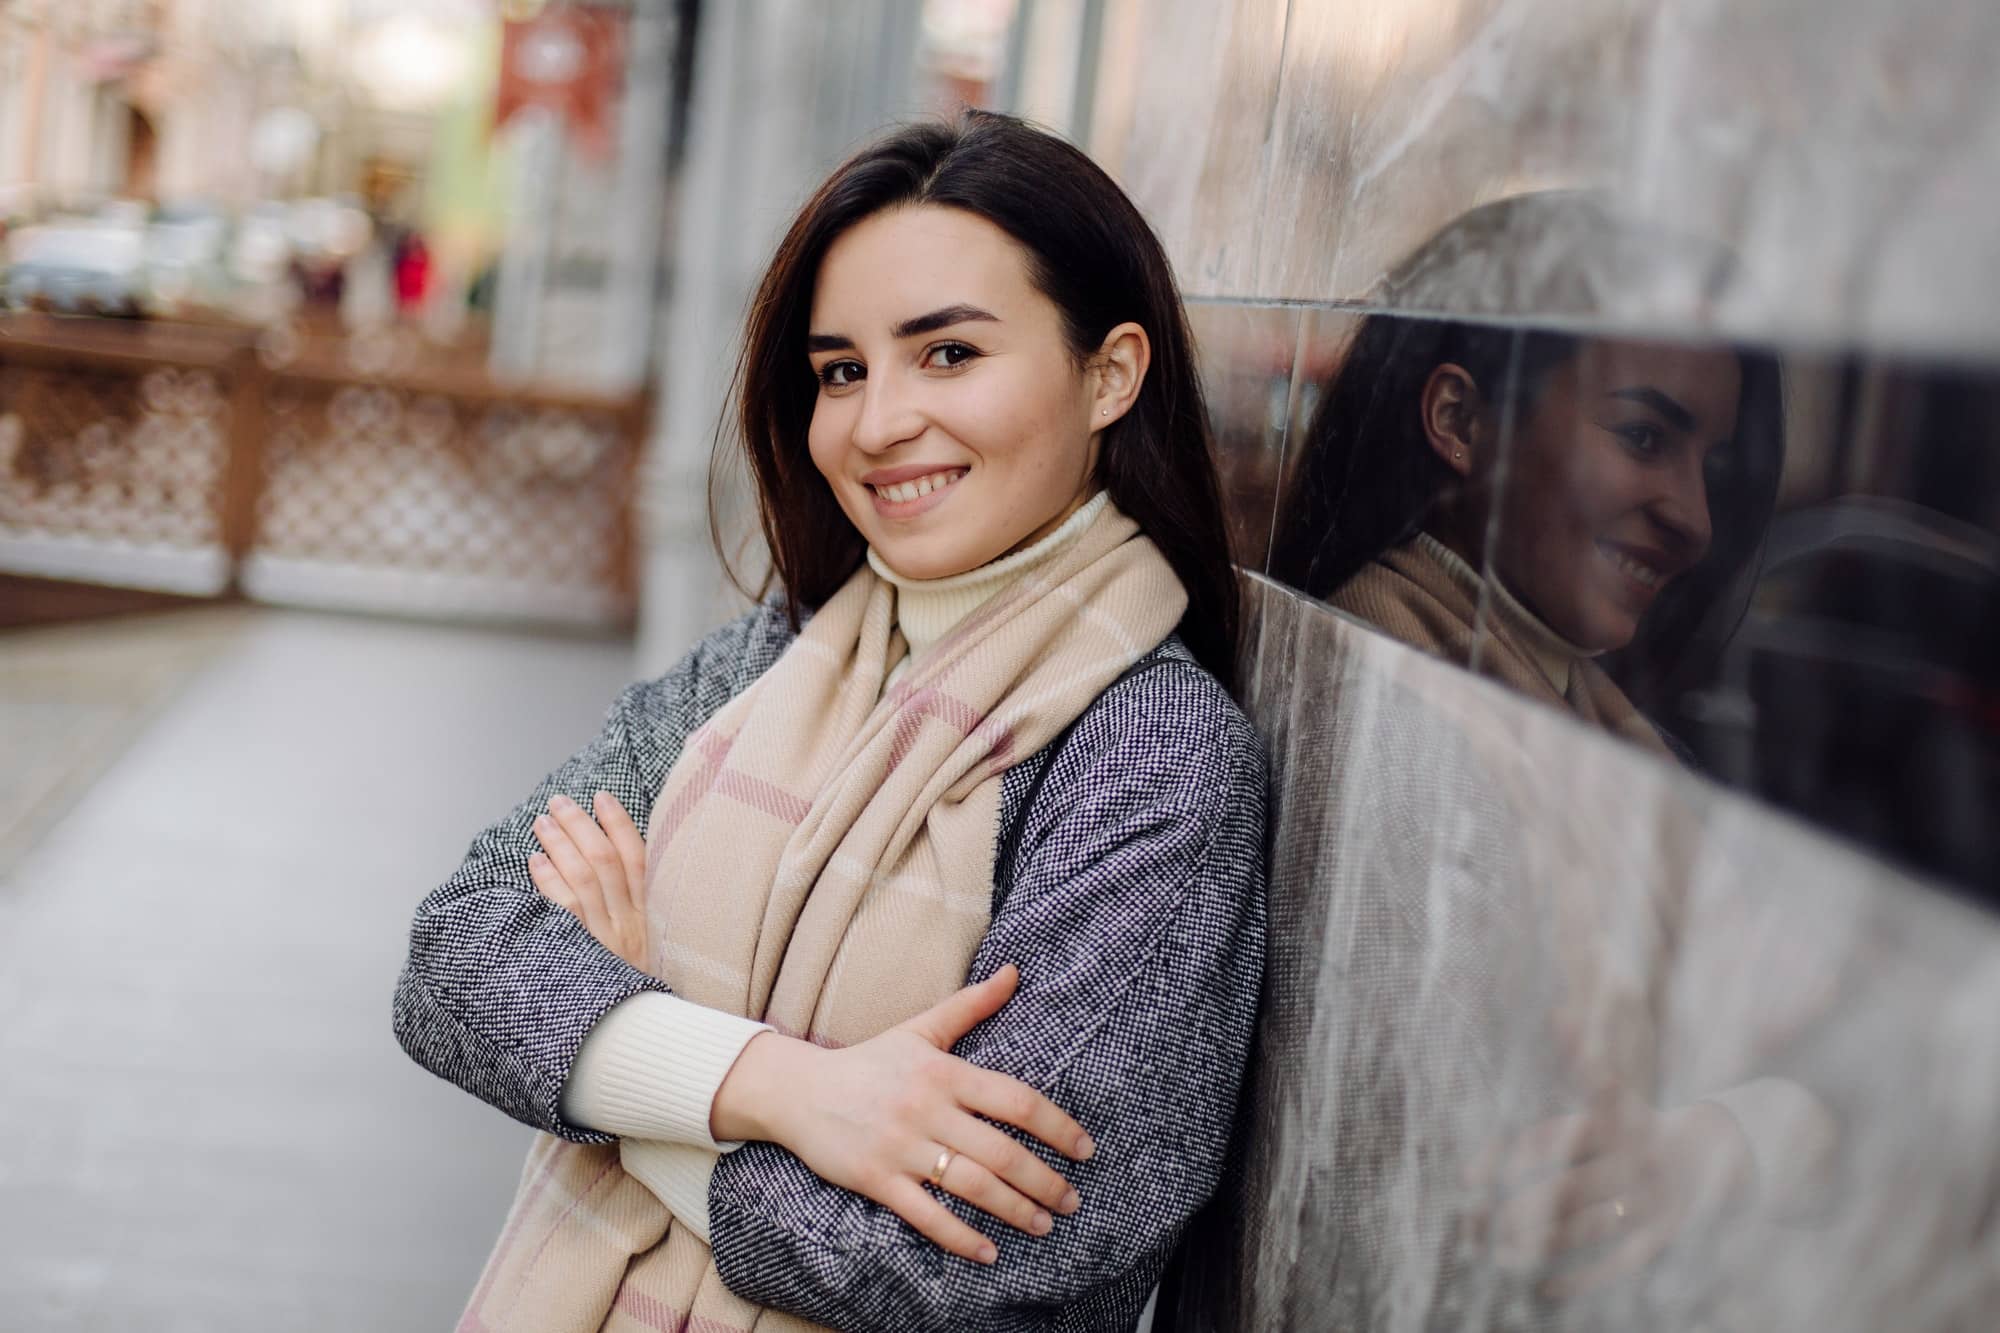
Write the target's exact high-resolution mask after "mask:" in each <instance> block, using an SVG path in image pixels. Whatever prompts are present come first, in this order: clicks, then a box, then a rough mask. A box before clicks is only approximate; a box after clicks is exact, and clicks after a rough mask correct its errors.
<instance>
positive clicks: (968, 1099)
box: [953, 1065, 1097, 1162]
mask: <svg viewBox="0 0 2000 1333" xmlns="http://www.w3.org/2000/svg"><path fill="white" fill-rule="evenodd" d="M958 1072H959V1076H958V1078H957V1080H956V1081H955V1085H954V1089H953V1090H954V1091H955V1092H956V1093H957V1095H958V1104H959V1105H960V1106H963V1107H964V1108H965V1109H966V1110H968V1111H973V1112H976V1113H977V1114H979V1115H983V1116H985V1117H986V1118H987V1119H988V1120H997V1121H999V1122H1000V1123H1001V1124H1003V1125H1012V1126H1014V1127H1015V1128H1016V1129H1024V1130H1026V1131H1027V1132H1028V1133H1030V1134H1032V1135H1034V1136H1035V1137H1036V1138H1038V1139H1040V1140H1041V1141H1042V1142H1043V1143H1046V1144H1048V1145H1049V1146H1050V1147H1051V1148H1054V1149H1055V1150H1056V1151H1057V1152H1059V1153H1062V1154H1063V1155H1064V1156H1066V1157H1073V1158H1075V1159H1076V1160H1077V1161H1079V1162H1081V1161H1083V1160H1085V1159H1086V1158H1088V1157H1089V1156H1090V1155H1091V1154H1092V1153H1093V1152H1095V1151H1097V1147H1096V1145H1095V1144H1093V1143H1092V1142H1091V1141H1090V1135H1088V1134H1086V1133H1084V1132H1083V1126H1082V1125H1079V1124H1077V1123H1076V1121H1074V1120H1072V1119H1070V1118H1069V1116H1068V1114H1067V1113H1065V1112H1064V1111H1063V1109H1062V1108H1061V1107H1059V1106H1057V1105H1056V1104H1055V1103H1054V1102H1052V1101H1050V1100H1049V1099H1048V1098H1047V1097H1044V1096H1043V1095H1042V1094H1041V1093H1039V1092H1036V1091H1035V1090H1034V1089H1033V1088H1031V1087H1029V1086H1028V1085H1027V1084H1025V1083H1023V1082H1021V1080H1019V1079H1017V1078H1009V1077H1007V1075H1005V1074H996V1073H994V1072H993V1071H992V1070H990V1069H981V1068H979V1067H978V1066H977V1065H964V1066H963V1067H962V1068H961V1069H960V1070H959V1071H958Z"/></svg>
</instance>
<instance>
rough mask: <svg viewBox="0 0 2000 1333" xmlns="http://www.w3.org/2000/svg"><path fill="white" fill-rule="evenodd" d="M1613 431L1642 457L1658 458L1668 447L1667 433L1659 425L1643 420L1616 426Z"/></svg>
mask: <svg viewBox="0 0 2000 1333" xmlns="http://www.w3.org/2000/svg"><path fill="white" fill-rule="evenodd" d="M1611 433H1612V434H1613V435H1616V436H1617V437H1618V438H1619V439H1621V440H1623V441H1624V442H1625V447H1626V448H1628V449H1630V450H1631V451H1632V452H1633V453H1635V454H1637V455H1638V456H1639V457H1641V458H1658V457H1659V456H1660V454H1661V453H1662V452H1663V451H1664V450H1665V449H1666V447H1667V437H1666V435H1665V433H1664V432H1662V431H1661V430H1660V428H1659V427H1658V426H1654V425H1650V424H1648V423H1646V422H1643V421H1635V422H1633V423H1632V424H1631V425H1629V426H1615V427H1613V428H1612V431H1611Z"/></svg>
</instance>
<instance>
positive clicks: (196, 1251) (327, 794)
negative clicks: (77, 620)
mask: <svg viewBox="0 0 2000 1333" xmlns="http://www.w3.org/2000/svg"><path fill="white" fill-rule="evenodd" d="M105 628H106V637H105V641H104V642H105V651H106V652H107V653H111V652H116V651H120V649H119V648H118V647H117V644H118V642H119V640H118V634H119V631H116V630H113V629H111V627H109V626H107V627H105ZM65 632H66V633H74V632H82V631H65ZM10 646H11V645H10V640H8V639H5V638H0V663H4V662H5V661H6V660H8V659H7V654H8V652H9V648H10ZM207 648H210V649H213V651H212V652H210V651H207V649H205V650H204V656H203V657H202V659H201V661H200V662H198V663H197V665H196V668H195V670H194V671H193V672H192V674H191V677H190V678H186V679H184V680H181V681H178V682H176V683H177V685H178V692H177V693H173V692H169V693H168V695H167V696H166V701H165V702H164V703H163V704H162V703H160V702H159V701H158V700H157V699H156V701H155V703H154V704H153V705H152V706H153V707H154V708H155V709H157V711H156V712H155V713H154V714H153V715H152V717H151V720H150V721H149V722H145V723H144V724H143V729H141V730H138V732H137V734H136V736H131V737H129V738H128V739H129V747H128V748H125V749H123V751H122V753H118V754H116V756H115V757H109V756H107V757H106V759H107V761H108V767H103V766H102V765H99V767H101V768H102V775H101V776H100V777H98V778H97V779H96V780H95V781H94V782H93V783H91V784H90V785H89V786H88V788H87V789H86V790H83V791H82V792H81V793H80V794H76V795H74V796H73V797H72V796H69V795H65V796H63V797H62V799H61V800H60V801H57V802H53V803H51V802H47V801H40V802H38V804H42V805H44V806H48V807H50V808H51V809H52V810H53V814H52V815H51V814H50V810H49V809H44V810H43V811H42V812H41V814H42V815H43V816H44V818H42V820H41V822H42V823H43V824H46V825H47V831H46V833H43V834H40V835H39V841H37V842H35V843H34V844H33V845H32V846H30V847H27V848H26V850H25V851H23V852H21V853H20V855H19V859H18V860H16V861H15V862H14V863H13V864H12V866H11V867H7V866H0V1312H4V1315H0V1325H4V1326H5V1327H6V1328H7V1329H10V1330H12V1329H21V1330H24V1331H25V1330H34V1331H35V1333H72V1331H78V1333H80V1331H82V1330H91V1331H93V1333H95V1331H98V1330H102V1331H103V1333H111V1331H112V1330H117V1331H118V1333H124V1331H125V1330H130V1329H136V1328H145V1329H149V1330H155V1331H156V1333H168V1331H169V1330H187V1331H188V1333H196V1331H197V1330H199V1333H234V1331H236V1330H245V1331H248V1330H257V1331H258V1333H263V1331H264V1330H272V1329H285V1330H329V1333H331V1331H332V1330H340V1331H341V1333H358V1331H360V1330H367V1331H368V1333H397V1331H399V1330H411V1331H412V1333H415V1331H416V1330H424V1331H426V1333H429V1331H430V1330H437V1329H442V1328H448V1327H450V1325H451V1322H452V1320H453V1319H454V1317H455V1316H456V1314H457V1312H458V1308H459V1304H460V1302H461V1301H462V1300H463V1298H464V1295H465V1293H466V1292H467V1291H468V1290H469V1288H470V1285H471V1283H472V1281H473V1278H474V1277H475V1276H476V1274H477V1271H478V1267H479V1264H480V1262H481V1260H482V1259H483V1257H484V1254H485V1250H486V1247H487V1245H488V1243H489V1242H490V1240H491V1238H492V1236H493V1235H494V1233H495V1231H496V1229H497V1227H498V1224H499V1221H500V1218H501V1215H502V1213H503V1211H504V1209H505V1206H506V1202H507V1199H508V1197H509V1195H510V1193H511V1191H512V1188H513V1183H514V1177H515V1173H516V1171H517V1170H518V1167H519V1162H520V1158H521V1154H522V1152H523V1151H524V1149H525V1147H526V1144H527V1131H526V1130H524V1129H522V1128H521V1127H520V1126H518V1125H515V1124H513V1123H512V1122H510V1121H508V1120H506V1119H505V1118H503V1117H502V1116H500V1115H499V1114H498V1113H497V1112H493V1111H491V1110H489V1109H487V1108H485V1107H484V1106H481V1105H480V1104H478V1103H476V1102H474V1101H473V1100H472V1099H471V1098H469V1097H467V1096H465V1095H464V1094H463V1093H460V1092H458V1091H457V1090H455V1089H453V1088H451V1087H449V1086H447V1085H446V1084H444V1083H442V1082H440V1081H438V1080H436V1079H434V1078H432V1077H431V1076H430V1075H429V1074H427V1073H425V1072H424V1071H422V1070H420V1069H418V1068H417V1067H416V1066H415V1065H413V1064H411V1063H410V1062H409V1061H408V1060H407V1059H405V1058H404V1056H403V1054H402V1052H401V1051H400V1050H399V1049H398V1048H397V1046H396V1044H395V1040H394V1038H393V1036H392V1035H391V1033H390V1027H389V1000H390V991H391V987H392V985H393V982H394V980H395V974H396V969H397V966H398V963H399V960H400V957H401V953H402V949H403V941H404V932H405V930H406V928H407V924H408V919H409V913H410V910H411V908H412V906H413V905H414V904H415V902H416V900H417V898H418V897H419V896H420V895H421V894H422V893H423V892H424V891H425V890H426V889H427V888H429V887H430V885H432V884H433V883H435V882H436V881H437V880H438V879H440V878H442V877H443V876H444V874H445V873H446V872H447V871H449V869H450V868H451V867H452V865H454V864H455V863H456V861H457V859H458V857H459V856H460V855H461V854H462V852H463V851H464V848H465V844H466V842H467V840H468V839H469V838H470V836H471V835H472V833H473V832H474V831H476V829H477V828H478V827H479V826H480V825H481V824H482V823H484V822H485V821H486V820H488V819H490V818H491V817H493V816H494V815H496V814H498V813H499V812H500V811H502V810H503V809H505V808H506V807H507V806H508V805H510V804H511V803H512V802H513V801H514V800H515V799H517V798H518V796H519V795H520V794H521V793H522V792H524V791H525V790H526V789H527V788H528V787H529V786H530V785H531V784H532V783H533V782H534V781H535V779H536V778H537V777H538V776H539V775H540V774H541V773H543V772H544V771H546V770H547V769H548V768H549V767H550V766H552V765H553V764H554V763H555V762H556V761H557V760H559V759H560V758H561V757H562V756H563V755H564V754H566V753H567V752H568V751H569V750H570V749H571V748H573V747H574V746H575V745H577V744H579V743H580V742H581V741H582V740H584V739H585V738H587V737H588V736H589V735H590V734H591V733H592V732H593V731H594V730H595V728H596V725H597V722H598V719H599V718H600V716H601V715H602V713H603V710H604V707H605V705H606V704H607V703H608V702H609V701H610V700H611V698H612V697H613V696H614V695H615V694H616V692H617V691H618V689H619V688H620V687H621V686H622V685H624V684H625V683H626V680H627V676H628V672H629V670H630V661H631V657H630V652H629V650H628V649H627V648H626V647H625V646H624V645H621V644H615V643H605V642H593V641H582V640H573V639H571V640H566V639H559V638H543V637H535V636H528V635H514V634H506V633H499V632H492V631H480V630H454V629H441V628H436V627H431V626H422V625H413V624H403V623H393V622H382V621H370V620H362V619H349V618H342V617H333V616H313V615H305V614H298V613H288V612H274V611H258V612H252V613H248V614H247V615H245V616H244V617H243V619H242V623H241V624H239V625H235V626H232V627H231V629H230V633H229V635H228V636H227V638H226V640H224V641H222V642H220V643H219V644H209V645H207ZM127 650H129V644H128V645H127ZM14 660H16V661H17V662H18V661H19V660H20V659H19V658H18V655H17V656H16V658H15V659H14ZM0 674H4V673H0ZM140 675H141V677H143V678H144V679H143V680H142V681H141V684H142V685H145V687H146V688H153V687H154V684H157V681H156V680H155V677H156V676H157V673H147V672H142V673H140ZM41 679H42V680H43V682H44V684H45V685H46V683H47V674H46V673H45V672H44V673H43V674H42V677H41ZM148 682H152V684H148ZM113 693H115V691H113ZM19 701H20V700H19V698H18V697H17V699H16V702H17V703H18V702H19ZM114 711H116V710H115V708H114ZM29 730H30V729H27V728H24V729H23V730H22V732H21V734H22V735H27V734H29ZM26 763H27V759H26V758H25V752H24V751H19V750H15V751H10V752H9V753H8V754H5V755H0V768H6V767H9V766H12V768H13V771H11V772H10V773H9V775H8V777H9V779H10V781H13V783H14V788H16V789H18V790H22V791H25V790H27V788H28V787H29V786H30V785H31V784H30V783H29V782H28V781H27V779H26V776H25V775H24V769H23V766H24V765H25V764H26ZM47 787H48V784H47V783H43V784H41V786H40V787H38V788H37V790H43V789H46V788H47Z"/></svg>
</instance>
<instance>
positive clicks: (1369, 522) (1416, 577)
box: [1272, 205, 1782, 747]
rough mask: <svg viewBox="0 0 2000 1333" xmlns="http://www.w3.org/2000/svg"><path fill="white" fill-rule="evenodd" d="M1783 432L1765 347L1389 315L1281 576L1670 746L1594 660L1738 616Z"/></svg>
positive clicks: (1353, 366) (1316, 453)
mask: <svg viewBox="0 0 2000 1333" xmlns="http://www.w3.org/2000/svg"><path fill="white" fill-rule="evenodd" d="M1493 207H1496V208H1503V207H1506V205H1496V206H1493ZM1466 228H1467V223H1465V222H1462V223H1461V224H1458V225H1457V226H1455V227H1454V228H1452V229H1448V230H1447V232H1446V233H1444V234H1443V235H1442V236H1440V237H1439V238H1438V239H1437V240H1436V241H1433V242H1432V243H1431V245H1429V246H1427V247H1426V248H1425V250H1424V251H1422V252H1420V253H1419V255H1418V256H1417V257H1416V258H1415V259H1413V260H1412V261H1411V263H1410V265H1409V266H1408V268H1409V269H1410V270H1413V271H1419V272H1421V271H1423V270H1424V269H1425V267H1426V266H1427V265H1426V261H1427V258H1428V257H1429V256H1430V255H1431V254H1433V253H1435V252H1436V251H1437V250H1438V249H1440V248H1444V249H1452V248H1455V247H1457V248H1462V242H1461V241H1460V237H1461V236H1462V233H1463V231H1464V230H1465V229H1466ZM1781 435H1782V425H1781V421H1780V416H1779V396H1778V379H1777V371H1776V367H1775V365H1774V364H1773V363H1772V362H1771V361H1769V360H1768V359H1767V358H1764V357H1760V356H1756V355H1752V354H1748V353H1743V352H1738V351H1736V350H1733V349H1729V348H1718V347H1699V348H1698V347H1686V346H1676V345H1667V344H1660V343H1650V342H1643V341H1638V340H1634V339H1625V338H1610V337H1594V336H1592V337H1587V336H1581V335H1575V334H1569V333H1556V332H1549V331H1543V330H1531V329H1516V328H1510V327H1507V326H1504V325H1496V324H1479V323H1470V322H1463V321H1451V320H1434V319H1416V318H1398V317H1394V316H1387V315H1377V316H1373V317H1370V318H1369V319H1367V320H1366V321H1364V322H1363V324H1362V325H1361V326H1360V328H1359V329H1358V330H1357V332H1356V334H1355V336H1354V340H1353V343H1352V345H1351V346H1350V348H1349V349H1348V352H1347V354H1346V357H1345V359H1344V360H1343V362H1342V364H1341V367H1340V370H1339V372H1338V373H1337V375H1336V377H1335V379H1334V381H1333V383H1332V385H1331V386H1330V388H1329V389H1328V391H1327V393H1326V394H1325V396H1324V397H1323V398H1322V400H1321V403H1320V406H1319V409H1318V411H1317V412H1316V413H1315V416H1314V419H1313V423H1312V426H1311V430H1310V434H1309V437H1308V439H1307V441H1306V447H1305V449H1304V450H1303V451H1302V454H1301V461H1300V463H1299V464H1298V466H1297V467H1296V469H1295V470H1294V474H1293V476H1292V477H1291V478H1290V480H1289V498H1288V501H1287V507H1286V511H1285V513H1284V514H1283V515H1282V518H1281V524H1280V529H1279V532H1278V534H1277V540H1276V543H1275V544H1274V548H1273V560H1272V573H1273V575H1274V576H1275V577H1277V578H1280V579H1282V580H1284V581H1285V582H1288V583H1291V584H1293V585H1294V586H1296V587H1299V588H1301V589H1303V590H1305V591H1307V592H1309V593H1311V594H1313V595H1315V596H1318V597H1322V598H1325V599H1326V600H1328V601H1330V602H1332V603H1333V604H1334V605H1336V606H1338V607H1340V608H1342V609H1343V610H1347V611H1350V612H1352V613H1353V614H1355V615H1357V616H1359V617H1361V618H1362V619H1364V620H1367V621H1369V622H1370V623H1372V624H1375V625H1377V626H1379V627H1380V628H1382V629H1384V630H1386V631H1387V632H1389V633H1391V634H1393V635H1395V636H1396V637H1397V638H1399V639H1403V640H1405V641H1406V642H1409V643H1412V644H1414V645H1416V646H1417V647H1420V648H1423V649H1426V650H1427V651H1430V652H1432V653H1436V654H1437V655H1439V656H1442V657H1445V658H1447V659H1449V660H1452V661H1456V662H1461V663H1469V664H1471V665H1473V666H1474V667H1475V668H1476V669H1478V670H1480V671H1482V672H1484V673H1485V674H1487V675H1490V676H1494V677H1496V678H1498V679H1500V680H1501V681H1503V682H1505V683H1507V684H1509V685H1511V686H1513V687H1514V688H1516V689H1519V690H1521V691H1523V692H1525V693H1528V694H1532V695H1535V696H1538V697H1541V698H1545V699H1548V700H1550V701H1552V702H1558V703H1560V704H1562V705H1564V706H1566V707H1568V708H1570V709H1572V710H1573V711H1575V712H1576V713H1578V714H1579V715H1581V716H1582V717H1584V718H1585V719H1586V720H1589V721H1592V722H1595V723H1598V724H1600V725H1602V726H1604V727H1607V728H1609V729H1610V730H1612V731H1615V732H1618V733H1620V734H1622V735H1625V736H1627V737H1629V738H1631V739H1634V740H1637V741H1639V742H1641V743H1642V744H1646V745H1650V746H1656V747H1657V746H1659V745H1660V744H1661V742H1660V740H1659V737H1658V735H1657V733H1656V732H1655V731H1654V730H1653V728H1652V726H1651V725H1650V724H1649V723H1648V722H1647V721H1646V720H1645V718H1644V717H1642V716H1641V715H1640V714H1639V713H1638V711H1637V710H1636V709H1635V708H1634V707H1633V706H1632V704H1631V703H1630V702H1629V701H1628V700H1627V699H1626V697H1625V695H1624V693H1623V692H1622V691H1621V690H1620V689H1619V688H1618V687H1617V686H1616V685H1614V684H1613V683H1612V681H1611V680H1610V678H1609V677H1608V676H1607V675H1606V673H1605V672H1604V671H1603V670H1602V669H1601V668H1600V667H1599V666H1598V665H1597V664H1596V663H1595V662H1593V661H1592V660H1591V659H1592V658H1594V657H1595V656H1597V655H1598V654H1602V653H1607V652H1614V651H1618V650H1629V654H1628V655H1629V656H1631V657H1633V658H1635V659H1638V660H1639V661H1640V663H1641V664H1642V667H1643V669H1644V670H1646V671H1648V672H1649V673H1652V674H1657V673H1659V672H1661V671H1665V670H1668V669H1670V668H1671V666H1672V662H1673V659H1674V658H1675V657H1676V656H1677V655H1678V654H1680V653H1681V652H1682V651H1683V650H1685V649H1686V648H1687V647H1688V646H1689V644H1690V642H1691V641H1692V640H1693V639H1695V638H1696V637H1698V636H1701V635H1702V634H1703V633H1704V632H1707V631H1712V630H1713V629H1714V628H1715V622H1716V621H1717V620H1720V619H1726V618H1727V617H1728V608H1727V607H1725V606H1723V605H1721V604H1722V603H1726V602H1733V601H1734V599H1733V598H1730V597H1728V596H1726V594H1728V593H1730V592H1732V591H1734V590H1735V585H1737V584H1738V582H1739V579H1740V577H1741V575H1742V574H1743V572H1744V570H1745V568H1746V566H1747V565H1748V563H1749V561H1750V559H1751V557H1752V556H1753V555H1754V553H1755V551H1756V549H1757V546H1758V543H1759V541H1760V539H1761V536H1762V533H1763V530H1764V527H1765V524H1766V522H1767V520H1768V518H1769V516H1770V512H1771V506H1772V501H1773V498H1774V496H1775V494H1776V488H1777V474H1778V464H1779V458H1780V453H1781V447H1782V442H1781ZM1481 571H1485V577H1482V573H1481Z"/></svg>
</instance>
